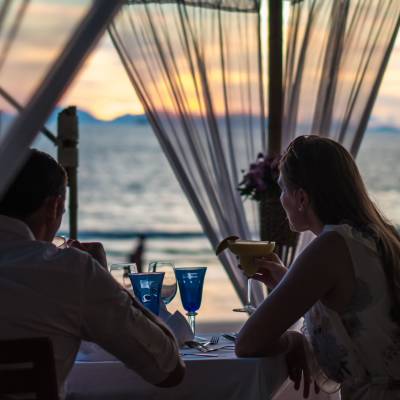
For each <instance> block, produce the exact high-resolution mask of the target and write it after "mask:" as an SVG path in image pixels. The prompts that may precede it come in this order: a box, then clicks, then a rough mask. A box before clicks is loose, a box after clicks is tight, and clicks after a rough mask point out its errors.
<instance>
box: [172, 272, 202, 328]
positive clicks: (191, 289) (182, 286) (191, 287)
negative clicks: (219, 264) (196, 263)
mask: <svg viewBox="0 0 400 400" xmlns="http://www.w3.org/2000/svg"><path fill="white" fill-rule="evenodd" d="M206 271H207V267H194V268H175V275H176V280H177V281H178V286H179V292H180V294H181V300H182V305H183V308H184V309H185V310H186V312H187V313H186V315H187V316H188V320H189V324H190V327H191V328H192V331H193V335H195V334H196V320H195V318H196V315H197V310H198V309H199V308H200V305H201V298H202V295H203V285H204V277H205V274H206Z"/></svg>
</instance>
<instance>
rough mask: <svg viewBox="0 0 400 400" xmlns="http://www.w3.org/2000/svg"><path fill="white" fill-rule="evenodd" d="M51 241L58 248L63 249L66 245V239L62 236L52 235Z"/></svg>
mask: <svg viewBox="0 0 400 400" xmlns="http://www.w3.org/2000/svg"><path fill="white" fill-rule="evenodd" d="M52 243H53V244H54V246H56V247H58V248H59V249H65V248H67V247H68V240H67V239H66V238H65V237H64V236H54V238H53V240H52Z"/></svg>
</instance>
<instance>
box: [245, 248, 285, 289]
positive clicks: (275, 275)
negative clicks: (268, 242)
mask: <svg viewBox="0 0 400 400" xmlns="http://www.w3.org/2000/svg"><path fill="white" fill-rule="evenodd" d="M254 263H255V265H256V266H257V268H258V271H257V273H256V274H255V275H253V276H252V278H253V279H256V280H258V281H260V282H263V283H264V284H265V285H267V287H269V288H271V289H273V288H274V287H275V286H276V285H278V283H279V282H280V281H281V279H282V278H283V277H284V276H285V274H286V272H287V268H286V267H285V266H284V265H283V264H282V261H281V260H280V258H279V257H278V256H277V255H276V254H275V253H271V254H269V255H268V256H265V257H256V258H255V259H254Z"/></svg>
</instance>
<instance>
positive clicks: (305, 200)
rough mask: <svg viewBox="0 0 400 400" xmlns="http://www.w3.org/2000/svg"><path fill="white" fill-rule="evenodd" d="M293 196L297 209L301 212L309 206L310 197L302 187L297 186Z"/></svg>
mask: <svg viewBox="0 0 400 400" xmlns="http://www.w3.org/2000/svg"><path fill="white" fill-rule="evenodd" d="M295 196H296V205H297V208H298V211H300V212H303V211H305V210H307V209H308V207H309V206H310V197H309V196H308V193H307V192H306V191H305V190H304V189H302V188H299V189H297V190H296V194H295Z"/></svg>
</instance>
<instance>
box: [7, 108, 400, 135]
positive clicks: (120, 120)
mask: <svg viewBox="0 0 400 400" xmlns="http://www.w3.org/2000/svg"><path fill="white" fill-rule="evenodd" d="M62 110H63V108H61V107H56V108H55V109H54V111H53V112H52V114H51V116H50V118H49V119H48V120H47V122H46V124H45V125H46V126H54V125H56V124H57V117H58V114H59V113H60V112H61V111H62ZM0 116H1V118H0V122H1V125H3V128H4V126H7V125H8V123H9V122H11V120H12V119H13V118H14V117H15V115H13V114H9V113H6V112H1V114H0ZM231 118H232V121H234V122H240V121H241V120H242V119H243V115H232V117H231ZM246 118H247V117H246ZM253 118H257V117H254V116H253ZM78 119H79V124H83V125H95V124H101V125H104V124H107V125H148V124H149V121H148V119H147V117H146V115H145V114H138V115H133V114H125V115H121V116H119V117H117V118H114V119H112V120H108V121H105V120H101V119H98V118H96V117H94V116H93V115H92V114H91V113H90V112H88V111H85V110H82V109H79V108H78ZM235 120H236V121H235ZM266 123H268V118H266ZM299 129H300V130H301V127H299ZM367 132H369V133H387V134H391V133H392V134H398V133H400V126H396V125H394V124H388V123H385V122H384V121H382V120H378V119H377V118H375V117H374V116H371V119H370V121H369V124H368V128H367Z"/></svg>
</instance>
